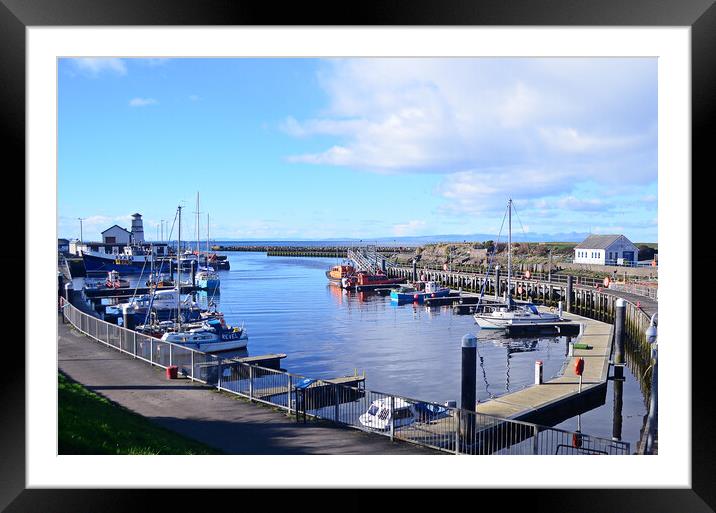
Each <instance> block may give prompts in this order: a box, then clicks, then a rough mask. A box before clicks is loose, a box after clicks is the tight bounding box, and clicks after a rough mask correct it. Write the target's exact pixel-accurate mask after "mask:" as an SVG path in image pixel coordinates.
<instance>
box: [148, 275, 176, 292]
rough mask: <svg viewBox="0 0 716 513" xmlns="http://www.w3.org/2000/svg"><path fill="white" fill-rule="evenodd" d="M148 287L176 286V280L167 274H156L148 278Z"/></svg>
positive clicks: (163, 287) (166, 287) (164, 287)
mask: <svg viewBox="0 0 716 513" xmlns="http://www.w3.org/2000/svg"><path fill="white" fill-rule="evenodd" d="M147 287H149V288H157V289H170V288H174V280H172V279H170V278H169V277H168V276H167V275H166V274H155V275H152V276H151V277H150V278H149V279H148V280H147Z"/></svg>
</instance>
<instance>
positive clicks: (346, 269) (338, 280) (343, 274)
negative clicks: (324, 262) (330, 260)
mask: <svg viewBox="0 0 716 513" xmlns="http://www.w3.org/2000/svg"><path fill="white" fill-rule="evenodd" d="M355 272H356V268H355V267H353V266H352V265H349V264H340V265H334V266H333V267H331V268H330V269H329V270H328V271H326V277H327V278H328V281H330V282H331V283H332V284H334V285H338V286H341V285H342V280H343V278H347V277H348V276H351V275H352V274H354V273H355Z"/></svg>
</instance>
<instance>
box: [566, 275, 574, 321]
mask: <svg viewBox="0 0 716 513" xmlns="http://www.w3.org/2000/svg"><path fill="white" fill-rule="evenodd" d="M572 280H573V277H572V275H571V274H568V275H567V291H566V293H565V295H566V296H567V298H566V299H567V311H568V312H569V313H572Z"/></svg>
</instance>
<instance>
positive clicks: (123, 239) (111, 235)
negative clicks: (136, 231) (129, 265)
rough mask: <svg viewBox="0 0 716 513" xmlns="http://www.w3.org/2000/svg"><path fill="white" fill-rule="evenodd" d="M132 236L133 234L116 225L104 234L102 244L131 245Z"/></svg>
mask: <svg viewBox="0 0 716 513" xmlns="http://www.w3.org/2000/svg"><path fill="white" fill-rule="evenodd" d="M131 235H132V234H131V232H129V231H128V230H125V229H124V228H122V227H121V226H119V225H116V224H115V225H114V226H110V227H109V228H107V229H106V230H105V231H103V232H102V242H103V243H105V244H129V239H130V237H131Z"/></svg>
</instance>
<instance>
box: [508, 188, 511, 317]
mask: <svg viewBox="0 0 716 513" xmlns="http://www.w3.org/2000/svg"><path fill="white" fill-rule="evenodd" d="M511 278H512V198H510V199H509V201H508V202H507V306H508V307H509V306H510V305H511V303H512V289H511V288H510V279H511Z"/></svg>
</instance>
